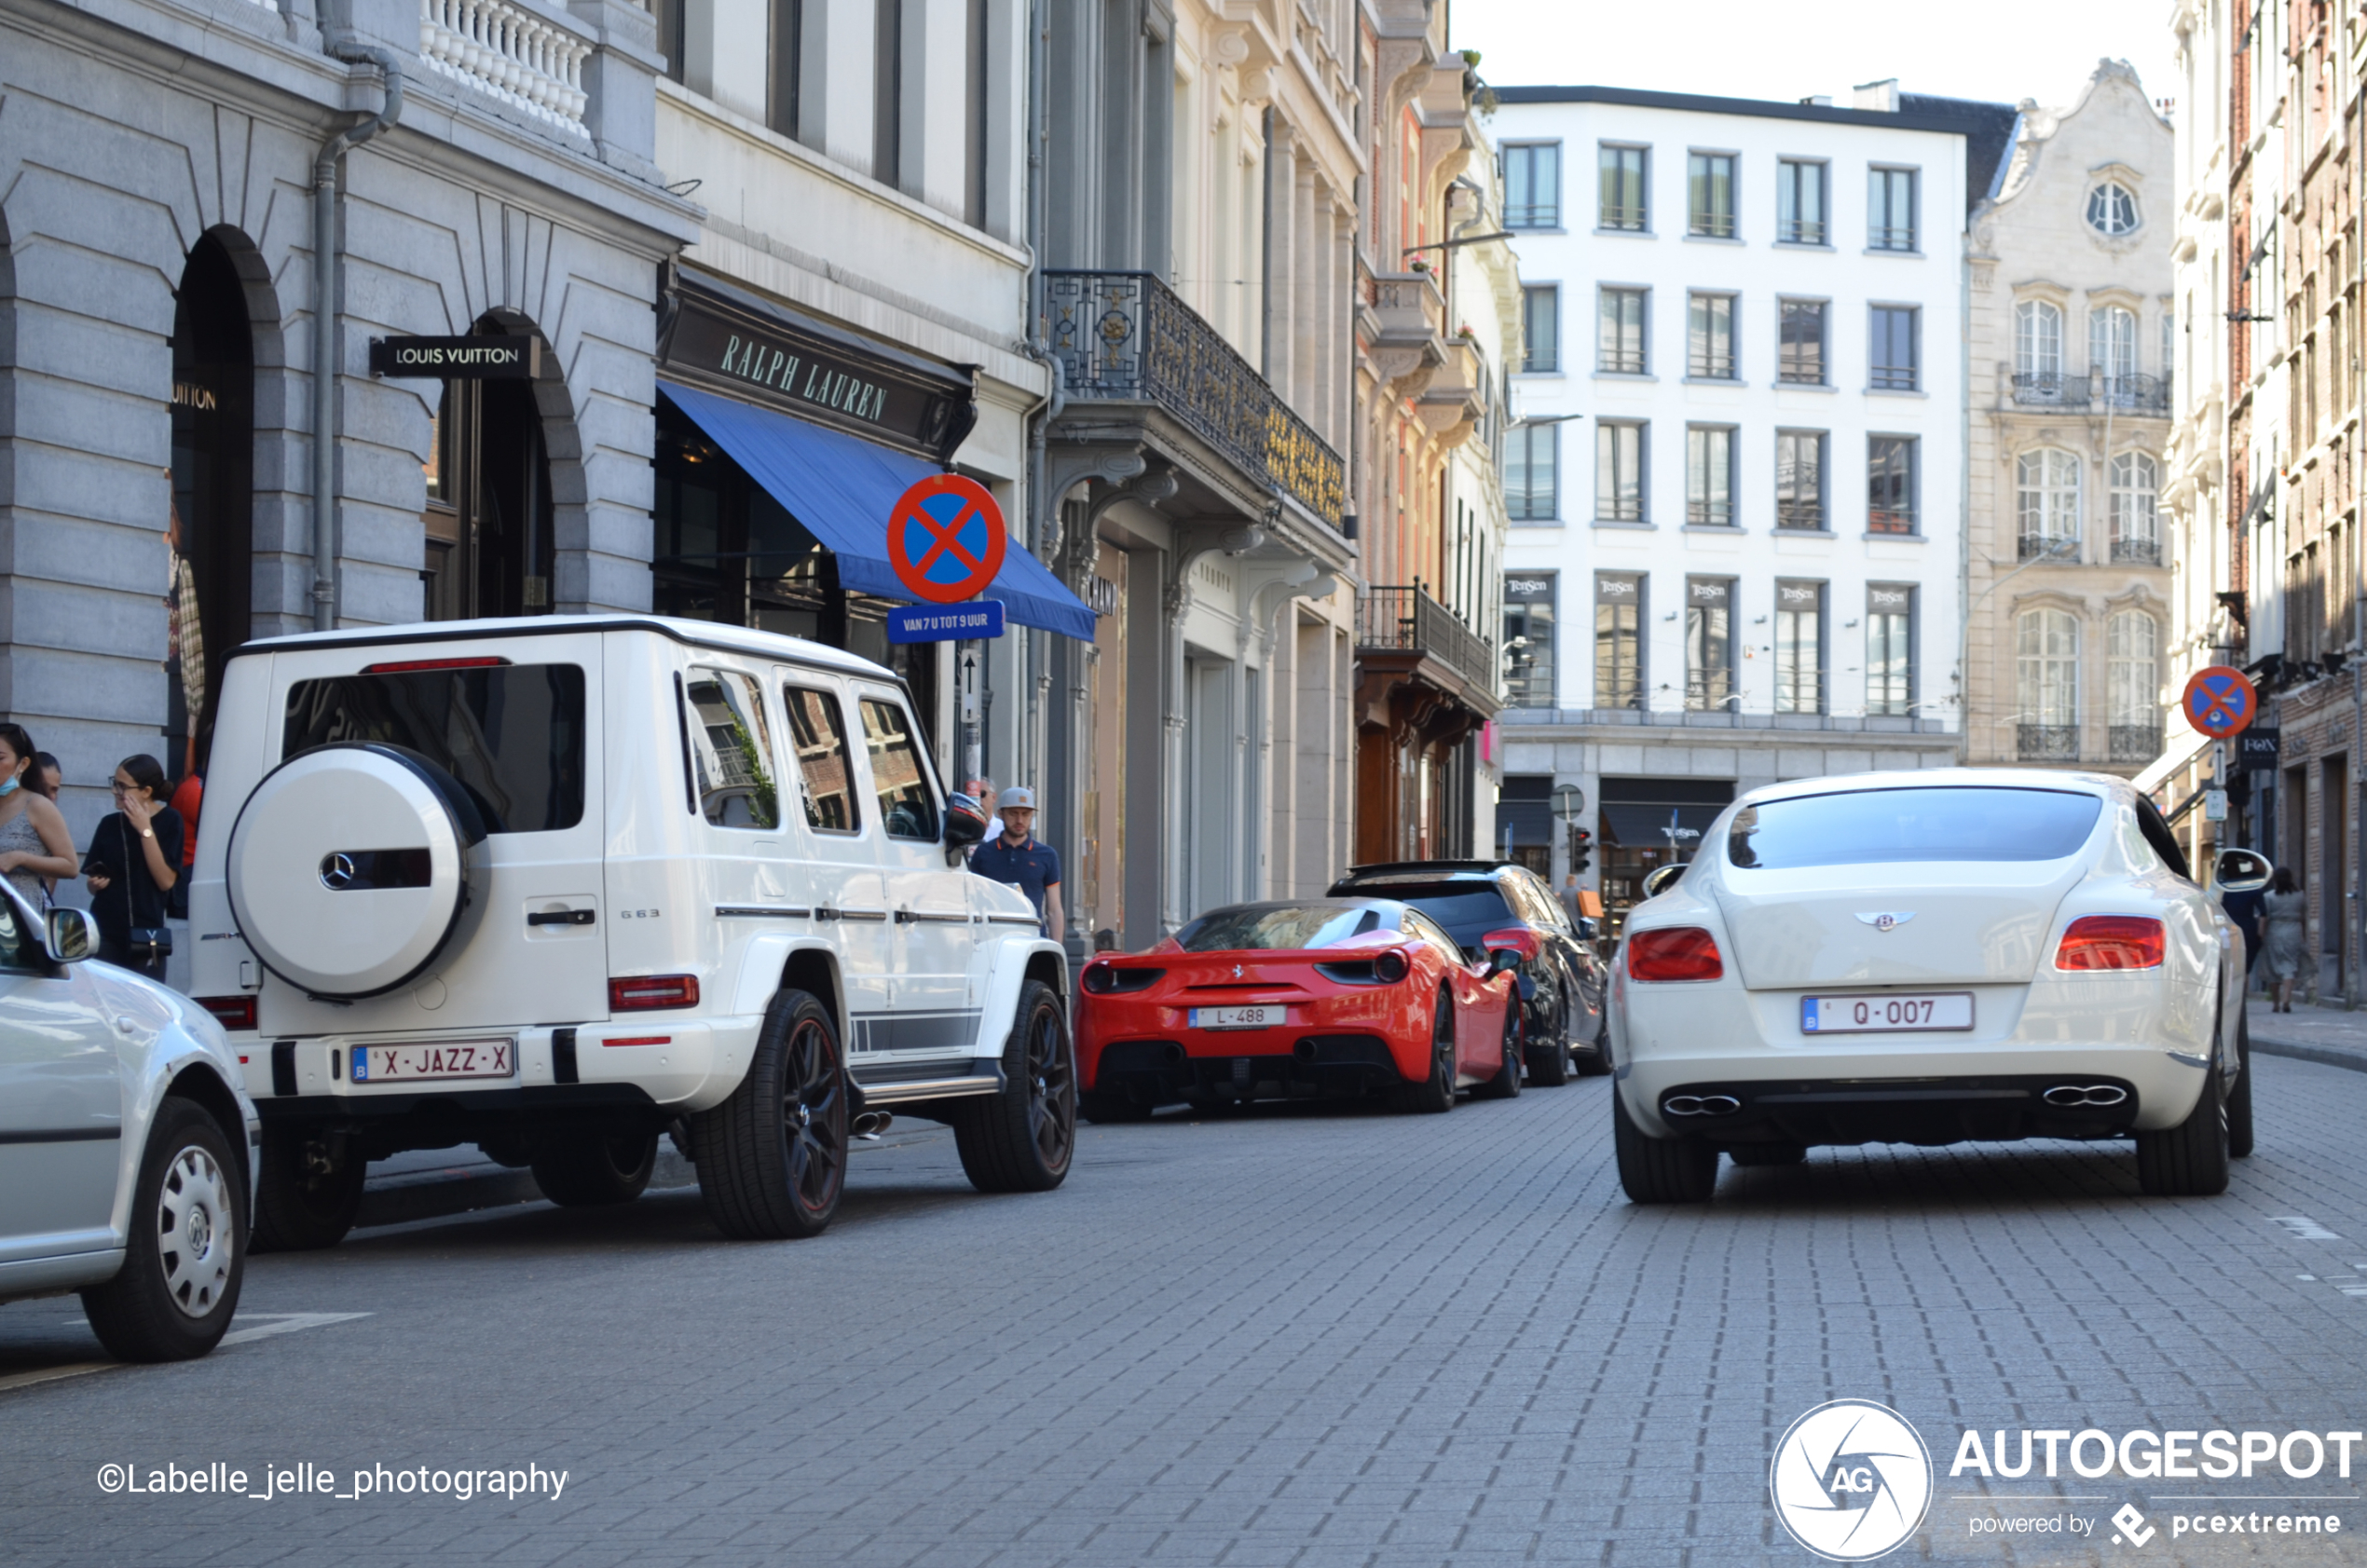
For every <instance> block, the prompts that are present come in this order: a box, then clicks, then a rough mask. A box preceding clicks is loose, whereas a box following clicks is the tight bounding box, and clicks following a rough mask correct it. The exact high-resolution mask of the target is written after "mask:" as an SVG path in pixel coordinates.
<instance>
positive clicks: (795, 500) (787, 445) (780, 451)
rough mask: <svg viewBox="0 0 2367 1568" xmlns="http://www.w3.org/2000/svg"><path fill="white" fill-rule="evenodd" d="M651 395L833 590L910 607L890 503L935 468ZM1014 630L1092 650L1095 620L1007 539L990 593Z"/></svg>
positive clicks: (723, 402) (678, 388)
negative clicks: (709, 446) (677, 415)
mask: <svg viewBox="0 0 2367 1568" xmlns="http://www.w3.org/2000/svg"><path fill="white" fill-rule="evenodd" d="M658 389H659V390H660V391H661V392H663V393H664V394H665V396H666V397H667V398H668V399H669V400H671V401H672V402H673V403H674V405H675V406H676V407H677V408H679V409H680V410H681V411H682V412H683V413H684V414H686V415H688V416H690V418H691V422H692V423H694V424H696V425H697V426H698V427H699V429H703V430H705V432H706V433H707V434H708V435H709V436H711V437H712V438H714V441H715V443H716V444H717V445H718V446H720V447H721V448H723V450H724V451H726V452H728V453H730V454H731V457H732V461H733V462H735V463H737V464H739V465H740V467H741V468H742V469H743V470H746V473H747V476H748V477H749V478H750V479H753V480H755V481H756V482H757V483H758V484H761V485H762V486H764V488H765V491H766V493H767V494H769V495H770V496H772V498H773V499H774V500H776V501H778V502H780V503H781V504H782V505H783V506H784V507H787V509H788V511H789V515H790V516H792V517H794V518H796V519H797V520H798V522H799V523H800V524H802V525H804V527H805V529H806V531H807V532H809V533H811V534H812V535H813V536H814V538H815V539H820V540H821V541H822V543H823V545H824V546H825V547H827V548H828V550H829V551H830V552H831V553H832V554H834V555H836V556H837V557H838V567H839V585H840V586H841V587H842V588H852V589H854V590H855V591H856V592H858V593H869V594H872V595H874V596H875V597H878V598H882V599H894V600H896V602H897V603H899V604H907V605H909V604H913V603H916V602H917V601H916V600H915V599H914V597H913V595H912V594H911V593H910V592H909V591H908V590H907V589H906V588H905V586H904V584H903V583H901V582H899V581H897V580H896V570H895V568H894V567H892V566H889V565H888V560H887V522H888V513H889V512H890V511H893V510H894V509H895V506H896V498H898V497H900V496H902V495H903V494H904V492H905V491H906V490H908V489H910V488H911V486H912V484H914V483H915V482H916V481H919V480H923V479H927V478H929V477H930V476H931V475H933V474H935V473H937V471H938V470H937V469H936V467H934V466H933V465H931V464H929V463H926V462H924V461H923V460H922V459H920V458H918V457H910V456H908V455H907V454H905V453H902V452H897V451H894V450H892V449H890V448H888V447H885V446H880V445H877V444H875V443H871V442H868V441H865V440H863V439H862V438H861V437H859V436H852V435H848V434H846V433H845V432H843V431H841V430H834V429H829V428H828V427H827V426H823V425H815V424H810V423H808V422H807V421H805V420H802V419H793V418H791V417H789V416H787V415H786V414H776V413H774V412H773V410H771V409H769V408H759V407H757V406H756V405H755V404H754V403H746V402H738V401H736V400H735V399H732V398H726V397H718V396H717V395H716V394H715V393H713V392H702V391H699V390H698V389H695V388H691V387H685V386H683V385H681V384H680V383H678V382H674V381H667V380H664V379H660V381H659V382H658ZM987 594H988V596H990V597H992V598H996V599H1000V600H1002V601H1003V604H1004V606H1005V607H1006V613H1008V615H1009V616H1010V618H1011V619H1012V620H1016V621H1018V622H1019V624H1020V625H1022V626H1033V627H1036V628H1037V629H1039V630H1041V631H1046V632H1059V633H1061V634H1064V635H1066V636H1071V637H1077V638H1080V639H1083V640H1084V641H1087V642H1090V641H1091V640H1092V638H1093V612H1092V610H1091V609H1090V608H1088V607H1087V606H1086V603H1085V601H1084V600H1082V599H1080V598H1078V597H1077V596H1076V595H1075V594H1074V593H1070V592H1069V591H1068V590H1067V589H1065V588H1063V587H1061V586H1060V579H1058V578H1056V577H1054V576H1053V575H1052V574H1051V573H1050V572H1049V571H1047V570H1046V569H1045V566H1044V563H1043V562H1041V561H1038V560H1037V559H1036V558H1035V557H1034V556H1033V555H1031V554H1029V553H1028V552H1027V548H1026V546H1024V545H1022V544H1020V543H1019V541H1018V540H1016V539H1014V540H1013V541H1012V542H1011V546H1010V548H1009V549H1007V550H1006V551H1005V552H1003V566H1002V569H1001V570H1000V571H998V572H996V573H995V574H994V581H993V582H992V584H991V585H990V586H989V587H988V589H987Z"/></svg>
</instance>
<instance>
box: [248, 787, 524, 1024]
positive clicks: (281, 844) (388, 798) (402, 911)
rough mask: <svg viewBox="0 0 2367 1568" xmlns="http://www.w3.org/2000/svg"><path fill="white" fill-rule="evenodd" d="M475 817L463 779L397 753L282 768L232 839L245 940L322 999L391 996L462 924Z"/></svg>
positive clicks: (251, 802)
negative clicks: (384, 993)
mask: <svg viewBox="0 0 2367 1568" xmlns="http://www.w3.org/2000/svg"><path fill="white" fill-rule="evenodd" d="M456 802H457V803H458V808H459V809H458V810H457V811H456V809H455V805H456ZM464 813H465V816H464ZM474 814H475V813H474V812H473V811H470V810H469V808H468V804H467V798H466V796H465V795H464V794H463V793H462V792H461V790H460V787H459V785H458V783H457V782H456V781H454V780H452V779H451V778H450V777H449V776H448V775H445V774H444V773H443V771H442V770H440V769H438V768H436V767H435V766H434V764H432V763H431V762H429V761H427V760H426V759H425V758H423V757H413V756H411V755H409V754H408V753H405V752H403V751H399V750H397V749H395V748H394V747H391V746H380V745H332V746H323V747H321V748H319V749H317V750H314V751H308V752H305V753H302V754H301V755H299V756H296V757H290V758H288V760H287V761H285V762H282V763H281V764H280V766H279V767H277V768H275V769H273V770H271V772H270V773H269V774H267V775H266V777H265V778H264V781H263V783H262V784H259V785H257V786H256V788H255V791H254V793H253V795H251V796H249V797H247V801H246V804H245V805H244V806H242V807H241V808H239V820H238V822H237V823H236V825H233V826H232V827H231V829H230V853H229V863H228V866H227V879H228V882H229V893H230V913H231V917H232V919H234V920H237V922H238V926H239V935H240V936H242V937H244V938H245V939H246V943H247V946H248V947H249V948H253V950H254V955H255V957H256V958H258V959H260V960H262V961H263V964H264V967H265V968H267V969H268V970H270V971H271V973H272V974H274V975H279V976H280V978H281V979H283V980H285V981H287V982H288V983H289V984H291V985H294V986H297V987H300V988H302V989H304V990H306V991H307V992H309V993H310V994H312V995H314V996H319V997H330V998H335V999H340V1000H343V999H349V998H355V997H365V996H376V995H378V994H379V993H381V992H384V991H390V990H393V989H395V988H397V987H399V986H402V985H404V984H405V983H406V982H408V981H410V980H412V979H415V978H417V976H418V975H419V974H420V972H421V971H423V970H425V969H426V968H427V966H428V965H429V964H430V963H431V962H432V961H434V960H435V957H436V954H437V953H438V952H440V951H441V950H442V949H443V948H444V946H445V943H446V942H447V941H449V940H450V938H451V936H452V934H453V932H454V930H455V929H456V928H457V927H458V924H459V921H460V913H461V911H462V909H464V908H465V907H467V904H468V874H469V866H468V858H469V851H470V849H471V847H472V845H473V844H475V843H476V842H478V841H479V840H481V839H483V838H484V830H483V828H482V827H481V826H480V825H478V824H477V823H476V822H474V821H473V820H468V819H472V818H473V817H474Z"/></svg>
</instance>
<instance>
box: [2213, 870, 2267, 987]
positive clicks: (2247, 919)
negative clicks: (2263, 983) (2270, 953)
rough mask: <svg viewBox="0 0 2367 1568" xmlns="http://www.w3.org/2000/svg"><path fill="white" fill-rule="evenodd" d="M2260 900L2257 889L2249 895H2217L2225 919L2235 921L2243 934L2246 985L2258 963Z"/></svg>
mask: <svg viewBox="0 0 2367 1568" xmlns="http://www.w3.org/2000/svg"><path fill="white" fill-rule="evenodd" d="M2260 900H2261V893H2260V890H2259V889H2258V888H2254V889H2253V890H2252V891H2251V892H2250V893H2221V894H2220V895H2219V907H2221V908H2223V909H2224V910H2226V911H2227V918H2228V919H2229V920H2233V921H2235V922H2236V929H2237V931H2239V932H2241V933H2242V934H2243V937H2244V976H2245V983H2246V984H2247V985H2249V984H2250V983H2251V972H2252V965H2254V964H2255V963H2258V962H2259V961H2260Z"/></svg>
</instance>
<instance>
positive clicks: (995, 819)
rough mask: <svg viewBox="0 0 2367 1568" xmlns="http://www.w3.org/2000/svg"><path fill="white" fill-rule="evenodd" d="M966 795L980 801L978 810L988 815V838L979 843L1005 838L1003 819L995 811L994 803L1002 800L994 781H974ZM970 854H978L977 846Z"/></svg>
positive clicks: (983, 779)
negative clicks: (995, 788) (996, 790)
mask: <svg viewBox="0 0 2367 1568" xmlns="http://www.w3.org/2000/svg"><path fill="white" fill-rule="evenodd" d="M966 793H968V794H969V795H970V796H971V797H972V798H974V799H976V800H977V801H978V810H979V811H984V812H985V813H986V837H985V838H983V839H979V840H978V843H980V844H987V843H992V841H994V840H995V839H1000V838H1001V837H1003V819H1002V818H1001V817H1000V816H997V815H996V814H995V811H994V802H995V801H996V800H998V799H999V798H1001V797H1000V796H998V795H997V794H996V793H995V790H994V781H993V780H992V779H990V778H985V777H979V778H975V779H972V780H971V781H970V787H969V789H968V791H967V792H966ZM970 852H971V853H972V854H976V853H977V852H978V848H977V846H976V845H973V846H971V850H970Z"/></svg>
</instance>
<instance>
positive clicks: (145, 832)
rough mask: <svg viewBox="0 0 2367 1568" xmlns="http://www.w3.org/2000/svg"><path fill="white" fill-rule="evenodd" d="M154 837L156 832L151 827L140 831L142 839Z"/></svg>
mask: <svg viewBox="0 0 2367 1568" xmlns="http://www.w3.org/2000/svg"><path fill="white" fill-rule="evenodd" d="M156 836H157V830H156V829H155V828H153V827H144V828H142V829H141V830H140V837H141V838H143V839H153V838H155V837H156Z"/></svg>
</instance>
